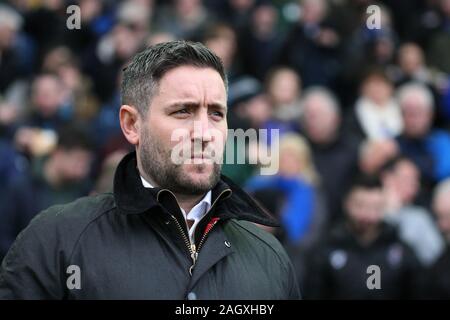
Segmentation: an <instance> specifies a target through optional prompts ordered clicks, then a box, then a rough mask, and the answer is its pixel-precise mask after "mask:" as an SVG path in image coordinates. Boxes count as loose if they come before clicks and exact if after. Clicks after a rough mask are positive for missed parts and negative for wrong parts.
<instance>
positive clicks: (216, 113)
mask: <svg viewBox="0 0 450 320" xmlns="http://www.w3.org/2000/svg"><path fill="white" fill-rule="evenodd" d="M212 115H213V116H216V117H221V118H223V117H224V114H223V112H220V111H214V112H212Z"/></svg>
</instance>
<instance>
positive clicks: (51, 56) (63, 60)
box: [42, 46, 98, 120]
mask: <svg viewBox="0 0 450 320" xmlns="http://www.w3.org/2000/svg"><path fill="white" fill-rule="evenodd" d="M42 70H43V71H44V72H47V73H52V74H55V75H57V76H58V77H59V78H60V80H61V82H62V84H63V88H64V89H63V91H64V92H65V93H64V97H65V101H66V102H65V103H64V104H66V105H71V106H73V113H74V118H76V119H78V120H89V119H91V118H92V117H93V116H94V115H95V114H96V113H97V108H98V101H97V98H96V97H95V96H94V95H93V94H92V86H93V84H92V81H91V80H90V79H89V78H88V77H86V76H85V75H84V74H83V73H82V71H81V69H80V67H79V64H78V61H77V60H76V58H75V57H74V55H73V53H72V52H71V51H70V49H68V48H67V47H63V46H60V47H56V48H53V49H52V50H50V51H49V52H48V53H47V54H46V55H45V57H44V61H43V64H42Z"/></svg>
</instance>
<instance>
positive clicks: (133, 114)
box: [119, 105, 141, 145]
mask: <svg viewBox="0 0 450 320" xmlns="http://www.w3.org/2000/svg"><path fill="white" fill-rule="evenodd" d="M119 119H120V128H121V129H122V132H123V134H124V135H125V138H126V139H127V140H128V142H129V143H131V144H132V145H137V144H138V143H139V128H140V125H141V115H140V114H139V112H138V111H137V109H136V108H134V107H132V106H129V105H122V106H121V107H120V112H119Z"/></svg>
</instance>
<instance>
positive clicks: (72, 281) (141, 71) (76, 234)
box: [0, 41, 300, 300]
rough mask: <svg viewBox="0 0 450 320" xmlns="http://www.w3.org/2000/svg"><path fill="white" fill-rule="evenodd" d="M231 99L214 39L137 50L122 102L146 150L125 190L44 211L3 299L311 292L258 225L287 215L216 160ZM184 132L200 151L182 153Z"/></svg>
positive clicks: (4, 270) (129, 130)
mask: <svg viewBox="0 0 450 320" xmlns="http://www.w3.org/2000/svg"><path fill="white" fill-rule="evenodd" d="M226 101H227V99H226V76H225V73H224V68H223V65H222V64H221V62H220V59H219V58H218V57H217V56H216V55H215V54H213V53H212V52H211V51H210V50H209V49H207V48H206V47H205V46H203V45H202V44H200V43H191V42H184V41H174V42H166V43H161V44H158V45H155V46H152V47H150V48H148V49H146V50H145V51H143V52H141V53H139V54H137V55H136V56H135V57H134V58H133V60H132V61H131V62H130V63H129V64H128V66H127V67H126V69H125V71H124V76H123V82H122V106H121V110H120V124H121V128H122V131H123V133H124V135H125V137H126V139H127V140H128V142H130V143H131V144H133V145H135V147H136V151H135V152H132V153H130V154H128V155H126V156H125V157H124V158H123V160H122V161H121V163H120V164H119V165H118V167H117V170H116V173H115V178H114V192H113V193H106V194H100V195H97V196H92V197H85V198H81V199H79V200H77V201H75V202H72V203H70V204H67V205H59V206H54V207H51V208H49V209H47V210H45V211H43V212H42V213H41V214H39V215H38V216H37V217H36V218H35V219H34V220H33V221H32V222H31V224H30V225H29V226H28V227H27V228H26V229H25V231H23V232H22V233H21V234H20V235H19V236H18V238H17V240H16V242H15V243H14V244H13V246H12V248H11V249H10V251H9V252H8V254H7V256H6V257H5V259H4V260H3V263H2V267H1V269H0V298H7V299H190V300H193V299H237V300H240V299H298V298H300V292H299V289H298V286H297V280H296V276H295V272H294V269H293V267H292V264H291V262H290V260H289V258H288V256H287V254H286V252H285V250H284V249H283V247H282V246H281V244H280V243H279V242H278V241H277V240H276V239H275V238H274V237H273V236H272V235H270V234H269V233H267V232H265V231H263V230H262V229H261V228H259V227H258V226H256V225H255V223H257V224H262V225H268V226H276V225H277V223H276V221H274V220H273V218H272V217H271V216H270V215H269V214H267V213H266V212H265V210H264V209H262V208H261V207H260V206H258V205H257V204H256V202H255V201H254V200H253V199H252V198H251V197H250V196H249V195H248V194H246V193H245V192H244V191H243V190H241V189H240V188H239V187H237V185H235V184H234V183H233V182H232V181H231V180H230V179H228V178H226V177H225V176H223V175H221V174H220V161H217V162H216V161H215V160H216V159H214V158H213V156H212V154H213V153H214V154H215V155H217V154H219V155H221V153H220V152H219V151H223V148H224V145H225V140H226V136H225V134H226V129H227V123H226V120H225V119H226ZM199 126H200V129H198V127H199ZM176 129H178V131H175V130H176ZM206 129H208V130H206ZM210 129H215V130H214V131H213V130H210ZM174 132H176V133H177V134H178V137H180V136H181V138H183V137H184V138H185V139H183V140H182V142H183V143H186V144H187V146H188V147H190V146H191V144H189V142H193V143H194V148H193V149H191V148H183V149H182V151H183V152H180V153H177V152H176V151H174V150H176V149H177V147H179V143H180V140H175V141H174V140H173V137H172V136H173V133H174ZM213 134H214V136H213ZM220 134H222V136H220ZM197 144H200V148H199V147H198V146H197ZM183 147H184V146H183ZM189 151H194V153H192V152H189ZM218 158H219V157H218ZM180 160H181V161H180ZM211 160H213V161H211ZM217 160H221V159H217ZM192 162H193V163H192Z"/></svg>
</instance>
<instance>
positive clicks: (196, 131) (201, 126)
mask: <svg viewBox="0 0 450 320" xmlns="http://www.w3.org/2000/svg"><path fill="white" fill-rule="evenodd" d="M191 137H192V139H193V140H200V141H202V142H210V141H212V134H211V128H210V119H209V116H208V112H207V110H203V108H202V110H200V111H199V112H198V115H197V116H196V117H195V119H194V126H193V132H192V135H191Z"/></svg>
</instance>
